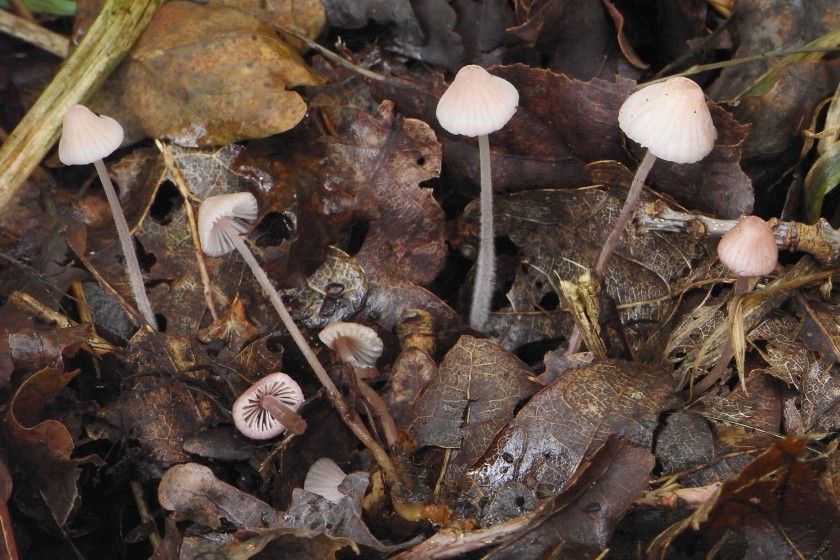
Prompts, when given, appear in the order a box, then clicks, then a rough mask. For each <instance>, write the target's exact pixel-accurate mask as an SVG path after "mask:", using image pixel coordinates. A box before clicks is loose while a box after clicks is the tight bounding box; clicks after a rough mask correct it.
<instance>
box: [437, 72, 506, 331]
mask: <svg viewBox="0 0 840 560" xmlns="http://www.w3.org/2000/svg"><path fill="white" fill-rule="evenodd" d="M518 104H519V92H518V91H517V90H516V88H515V87H514V86H513V84H511V83H510V82H508V81H507V80H505V79H503V78H499V77H498V76H493V75H492V74H490V73H489V72H487V70H485V69H484V68H482V67H481V66H477V65H475V64H470V65H468V66H464V67H463V68H461V69H460V70H459V71H458V74H456V75H455V79H453V80H452V83H451V84H450V85H449V88H448V89H447V90H446V91H445V92H444V93H443V95H441V97H440V101H438V105H437V110H436V115H437V119H438V122H439V123H440V126H442V127H443V129H444V130H446V131H447V132H449V133H451V134H462V135H464V136H478V159H479V167H480V175H481V197H480V201H479V205H480V209H481V218H480V224H479V229H480V234H479V245H478V260H477V262H476V272H475V284H474V286H473V297H472V306H471V308H470V324H471V325H472V326H473V327H474V328H475V329H478V330H481V329H482V328H483V327H484V325H485V323H486V322H487V319H488V318H489V316H490V303H491V298H492V296H493V286H494V283H495V274H496V273H495V269H496V252H495V247H494V246H493V239H494V235H493V187H492V178H491V174H490V141H489V139H488V135H489V134H490V133H491V132H495V131H497V130H499V129H500V128H502V127H503V126H505V125H506V124H507V122H508V121H509V120H510V119H511V117H513V114H514V113H515V112H516V107H517V105H518Z"/></svg>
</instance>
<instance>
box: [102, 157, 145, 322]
mask: <svg viewBox="0 0 840 560" xmlns="http://www.w3.org/2000/svg"><path fill="white" fill-rule="evenodd" d="M93 165H94V166H96V172H97V173H99V179H100V181H102V187H103V188H104V189H105V196H106V197H107V198H108V204H109V205H110V206H111V213H112V214H113V215H114V223H116V225H117V236H118V237H119V238H120V245H121V246H122V252H123V257H124V258H125V266H126V269H127V270H128V281H129V283H130V284H131V291H132V292H133V293H134V301H135V303H137V310H138V311H140V313H141V314H142V315H143V318H144V319H146V322H147V323H149V325H151V327H152V328H153V329H155V330H157V328H158V326H157V320H156V319H155V314H154V313H153V312H152V304H151V303H149V298H148V296H147V295H146V287H145V286H144V285H143V273H142V272H140V263H139V262H137V253H136V252H135V251H134V241H133V240H132V239H131V232H130V231H129V230H128V223H127V222H126V221H125V214H123V211H122V206H120V199H119V198H118V197H117V191H116V190H115V189H114V184H113V183H112V182H111V177H109V176H108V170H107V169H105V163H104V162H103V161H102V160H101V159H98V160H96V161H94V162H93Z"/></svg>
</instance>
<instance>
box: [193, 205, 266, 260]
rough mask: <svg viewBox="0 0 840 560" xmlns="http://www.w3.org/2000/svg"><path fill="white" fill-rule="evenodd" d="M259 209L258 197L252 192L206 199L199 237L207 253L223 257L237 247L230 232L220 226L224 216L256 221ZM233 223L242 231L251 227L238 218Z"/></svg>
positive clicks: (199, 210)
mask: <svg viewBox="0 0 840 560" xmlns="http://www.w3.org/2000/svg"><path fill="white" fill-rule="evenodd" d="M258 213H259V208H258V206H257V199H256V197H254V195H252V194H251V193H249V192H240V193H233V194H222V195H219V196H211V197H210V198H208V199H205V201H204V202H202V203H201V206H200V207H199V208H198V239H199V241H201V248H202V250H203V251H204V253H205V254H207V255H208V256H210V257H220V256H222V255H225V254H227V253H230V252H231V251H233V249H234V248H235V247H234V245H233V243H232V242H231V240H230V237H228V234H227V233H226V232H225V231H223V230H222V229H221V228H219V227H218V226H217V222H218V221H219V220H220V219H222V218H239V219H242V220H248V221H253V220H256V219H257V214H258ZM230 223H231V225H232V226H233V227H234V228H235V229H236V230H237V231H238V232H239V233H245V232H246V231H247V230H248V228H247V227H246V226H245V225H243V224H242V223H240V222H238V221H236V220H232V221H231V222H230Z"/></svg>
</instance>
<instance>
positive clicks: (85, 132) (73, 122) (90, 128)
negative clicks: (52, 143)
mask: <svg viewBox="0 0 840 560" xmlns="http://www.w3.org/2000/svg"><path fill="white" fill-rule="evenodd" d="M124 136H125V133H124V132H123V127H122V126H120V123H118V122H117V121H115V120H114V119H112V118H111V117H106V116H104V115H102V116H99V115H97V114H96V113H94V112H93V111H91V110H90V109H88V108H87V107H85V106H84V105H73V106H72V107H70V108H69V109H67V112H66V113H64V125H63V126H62V129H61V140H59V141H58V159H60V160H61V163H63V164H65V165H87V164H89V163H93V162H95V161H97V160H100V159H105V158H106V157H108V156H109V155H111V154H112V153H113V152H114V150H116V149H117V148H119V147H120V144H122V141H123V138H124Z"/></svg>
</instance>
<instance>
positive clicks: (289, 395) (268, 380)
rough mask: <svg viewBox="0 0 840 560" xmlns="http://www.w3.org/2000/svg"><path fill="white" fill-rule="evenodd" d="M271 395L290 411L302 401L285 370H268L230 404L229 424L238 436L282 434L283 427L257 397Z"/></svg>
mask: <svg viewBox="0 0 840 560" xmlns="http://www.w3.org/2000/svg"><path fill="white" fill-rule="evenodd" d="M265 395H273V396H275V397H277V398H278V399H280V401H282V402H283V404H285V405H286V406H288V407H289V408H290V409H291V410H293V411H297V409H299V408H300V405H301V404H303V400H304V399H303V391H301V389H300V385H298V384H297V383H295V380H294V379H292V378H291V377H289V376H288V375H286V374H285V373H280V372H278V373H272V374H271V375H267V376H265V377H263V378H262V379H260V380H259V381H257V382H256V383H254V384H253V385H251V387H249V388H248V390H246V391H245V392H244V393H242V394H241V395H240V396H239V398H238V399H236V402H234V403H233V407H232V409H231V414H232V415H233V423H234V425H235V426H236V429H238V430H239V431H240V432H241V433H242V435H244V436H247V437H249V438H251V439H269V438H273V437H275V436H279V435H280V434H282V433H283V432H284V431H285V430H286V427H285V426H284V425H283V424H281V423H280V422H278V421H277V419H276V418H274V416H272V415H271V414H270V413H269V412H268V410H266V409H265V407H263V405H262V401H261V397H263V396H265Z"/></svg>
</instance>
